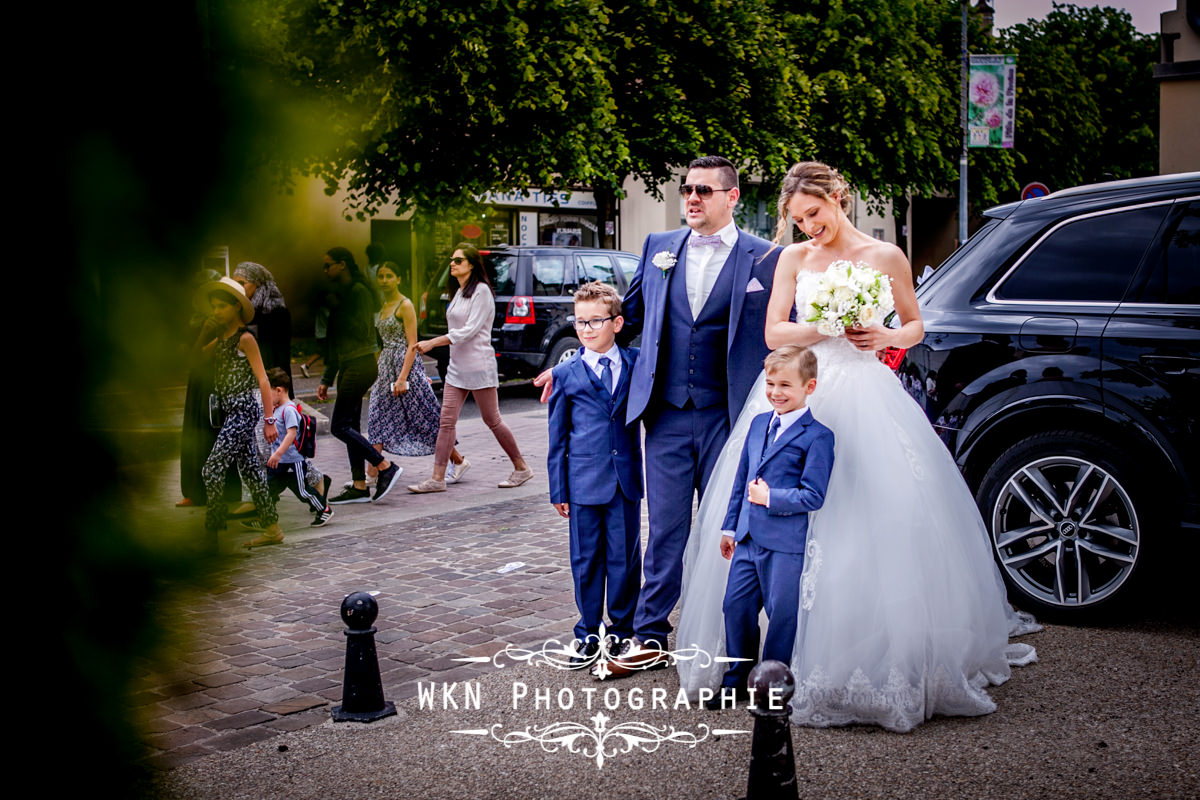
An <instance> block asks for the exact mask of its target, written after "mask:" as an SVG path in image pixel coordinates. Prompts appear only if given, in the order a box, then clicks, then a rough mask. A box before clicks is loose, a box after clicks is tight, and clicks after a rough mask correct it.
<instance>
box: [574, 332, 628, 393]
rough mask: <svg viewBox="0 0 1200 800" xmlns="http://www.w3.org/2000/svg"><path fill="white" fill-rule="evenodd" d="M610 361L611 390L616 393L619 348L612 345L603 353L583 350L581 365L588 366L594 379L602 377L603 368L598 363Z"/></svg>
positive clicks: (619, 375) (619, 368)
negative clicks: (594, 375)
mask: <svg viewBox="0 0 1200 800" xmlns="http://www.w3.org/2000/svg"><path fill="white" fill-rule="evenodd" d="M602 358H609V359H612V378H613V382H612V388H613V391H616V388H617V384H618V383H619V382H620V380H621V348H620V347H617V345H616V344H615V343H614V344H613V346H612V347H610V348H609V349H608V350H606V351H604V352H603V353H597V352H596V351H595V350H588V349H586V348H585V349H584V351H583V363H584V364H587V365H588V368H589V369H591V371H592V372H594V373H596V377H598V378H601V377H603V376H604V366H603V365H602V364H601V363H600V359H602Z"/></svg>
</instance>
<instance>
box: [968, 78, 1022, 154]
mask: <svg viewBox="0 0 1200 800" xmlns="http://www.w3.org/2000/svg"><path fill="white" fill-rule="evenodd" d="M1016 101H1017V57H1016V56H1015V55H992V56H971V75H970V81H969V82H968V88H967V102H968V107H967V126H968V129H969V132H970V137H969V146H970V147H1012V146H1013V129H1014V128H1015V127H1016V124H1015V119H1016V110H1017V102H1016Z"/></svg>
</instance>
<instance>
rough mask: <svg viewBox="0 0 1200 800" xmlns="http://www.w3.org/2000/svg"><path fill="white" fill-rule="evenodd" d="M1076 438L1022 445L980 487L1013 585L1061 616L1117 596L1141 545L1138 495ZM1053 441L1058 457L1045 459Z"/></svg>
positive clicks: (1084, 439) (1002, 562)
mask: <svg viewBox="0 0 1200 800" xmlns="http://www.w3.org/2000/svg"><path fill="white" fill-rule="evenodd" d="M1073 436H1074V435H1072V434H1057V435H1054V434H1051V435H1044V436H1041V437H1032V438H1031V439H1027V440H1025V442H1022V443H1020V444H1018V445H1016V446H1015V447H1013V448H1012V449H1010V450H1009V451H1008V452H1007V453H1005V454H1004V455H1003V456H1001V458H1000V460H999V461H998V462H997V463H996V465H995V466H994V467H993V468H992V470H990V471H989V472H988V475H987V476H986V477H985V478H984V482H983V485H982V486H981V496H982V497H983V498H985V502H986V503H987V506H986V507H985V509H984V511H985V514H986V513H988V512H990V520H989V521H990V523H991V525H990V527H991V531H992V541H993V544H994V546H995V551H996V557H997V560H998V561H999V563H1000V567H1001V569H1002V570H1003V572H1004V574H1005V577H1006V578H1007V579H1008V582H1009V584H1010V586H1013V587H1014V588H1015V589H1017V591H1019V592H1020V593H1021V594H1023V595H1024V596H1025V597H1026V598H1028V599H1030V600H1032V601H1034V604H1035V605H1037V606H1040V607H1041V608H1044V609H1053V610H1061V611H1064V612H1066V611H1071V610H1082V609H1085V608H1088V607H1092V606H1095V605H1097V604H1099V603H1103V602H1106V601H1108V600H1111V599H1112V598H1114V597H1115V596H1116V595H1117V594H1118V592H1119V591H1120V590H1121V588H1122V586H1123V585H1125V583H1126V582H1127V581H1128V579H1129V577H1130V575H1131V574H1132V573H1133V571H1134V568H1135V567H1136V565H1137V563H1138V557H1139V555H1140V551H1141V544H1142V537H1141V525H1142V521H1140V520H1139V518H1138V512H1137V506H1136V505H1135V503H1134V501H1133V495H1131V493H1130V491H1129V490H1127V489H1126V487H1125V486H1124V485H1123V484H1122V481H1121V480H1120V479H1119V478H1118V476H1117V474H1116V470H1115V469H1113V467H1112V466H1111V465H1109V464H1108V463H1107V462H1106V461H1105V460H1103V459H1101V458H1098V457H1096V456H1093V455H1091V454H1090V453H1089V452H1086V451H1088V450H1090V448H1088V447H1086V446H1085V447H1082V448H1081V447H1079V444H1081V439H1080V438H1074V439H1072V437H1073ZM1080 436H1081V435H1080ZM1091 438H1092V437H1082V443H1083V444H1085V445H1086V443H1087V442H1088V441H1089V440H1090V439H1091ZM1068 443H1069V444H1068ZM1056 444H1058V445H1059V452H1058V453H1056V454H1054V455H1045V453H1047V452H1053V451H1054V450H1055V449H1056V448H1055V445H1056ZM1109 452H1112V448H1111V447H1110V449H1109Z"/></svg>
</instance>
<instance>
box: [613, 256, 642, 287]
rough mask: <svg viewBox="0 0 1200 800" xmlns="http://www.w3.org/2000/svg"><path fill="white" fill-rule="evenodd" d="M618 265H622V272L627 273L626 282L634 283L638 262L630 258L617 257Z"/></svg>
mask: <svg viewBox="0 0 1200 800" xmlns="http://www.w3.org/2000/svg"><path fill="white" fill-rule="evenodd" d="M617 263H618V264H620V265H621V271H622V272H624V273H625V282H626V283H630V282H631V281H633V276H634V274H636V273H637V267H638V260H637V259H636V258H630V257H629V256H617Z"/></svg>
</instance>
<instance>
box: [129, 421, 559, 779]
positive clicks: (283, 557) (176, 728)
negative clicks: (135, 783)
mask: <svg viewBox="0 0 1200 800" xmlns="http://www.w3.org/2000/svg"><path fill="white" fill-rule="evenodd" d="M317 408H318V410H319V409H321V408H324V407H323V406H318V407H317ZM469 408H470V410H471V411H474V407H473V406H470V407H469ZM464 416H465V417H466V418H465V419H464V420H463V421H462V422H461V423H460V425H459V448H460V450H461V452H463V453H465V454H467V455H468V457H469V458H470V460H471V462H472V467H471V470H470V471H469V472H468V474H467V475H466V477H465V478H464V479H463V481H462V482H461V483H460V484H457V485H454V486H450V487H449V488H448V490H447V491H446V492H445V493H438V494H422V495H416V494H412V493H410V492H408V491H407V490H406V488H405V487H406V486H407V484H408V483H415V482H418V481H419V480H421V479H422V478H423V477H427V476H428V474H429V472H430V470H431V469H432V464H433V457H432V456H426V457H422V458H397V459H395V461H396V463H398V464H400V465H401V466H402V467H403V468H404V473H403V475H402V476H401V477H400V478H399V481H400V483H399V485H398V486H396V487H395V488H394V489H393V490H392V491H391V492H390V493H389V494H388V495H387V497H385V498H384V499H383V500H382V501H380V502H379V503H363V504H351V505H340V506H334V507H333V508H334V512H335V514H334V517H333V519H332V521H331V522H330V523H329V524H328V525H327V526H325V527H323V528H310V527H309V525H308V523H309V522H310V521H311V514H310V513H309V512H308V511H307V510H306V508H305V507H304V506H303V505H302V504H301V503H300V502H299V501H297V500H296V499H295V498H294V497H293V496H292V495H290V494H287V493H285V494H284V495H283V496H282V497H281V498H280V502H279V504H278V510H279V515H280V524H281V526H282V527H283V530H284V533H285V540H284V543H283V544H281V545H278V546H273V547H266V548H259V549H256V550H253V551H247V550H245V549H244V548H242V547H241V542H242V541H244V540H246V539H249V538H252V537H253V536H254V534H253V533H252V532H250V531H247V530H244V529H242V528H241V526H240V524H238V523H237V522H236V521H233V520H231V521H230V524H229V529H228V530H227V531H225V532H224V533H222V535H221V545H220V546H221V552H222V559H221V561H220V564H219V566H218V567H217V569H216V571H215V572H214V573H213V574H212V575H210V576H209V580H208V583H207V585H206V586H205V587H204V588H203V590H200V591H195V590H186V589H184V590H180V591H178V592H177V593H176V594H177V596H176V597H175V599H174V601H173V602H172V603H170V610H169V611H167V612H166V613H165V614H164V624H165V626H166V628H167V630H168V633H169V635H170V637H171V638H172V640H173V641H175V642H176V646H175V649H174V651H173V652H171V653H170V654H169V655H168V656H167V658H165V659H164V663H163V664H159V665H147V666H146V674H145V676H144V679H143V681H142V688H141V690H140V691H139V692H138V694H137V696H136V698H135V703H136V705H137V707H138V713H139V716H140V717H141V718H142V719H143V720H145V722H146V729H147V731H148V732H149V733H150V734H151V735H150V737H149V744H150V745H151V746H152V747H153V748H154V753H153V754H152V755H151V761H152V762H153V763H154V764H156V765H158V766H162V767H171V766H177V765H179V764H183V763H187V762H189V761H191V760H194V759H196V758H200V757H202V756H204V755H207V754H209V753H213V752H219V751H224V750H229V749H232V748H236V747H241V746H243V745H246V744H249V743H251V742H257V741H262V740H264V739H267V738H270V737H272V736H275V735H277V734H278V733H280V732H282V731H291V730H297V729H300V728H304V727H307V726H310V725H315V724H319V723H321V722H324V721H325V720H326V719H328V716H329V707H330V706H331V705H333V704H336V703H337V702H338V701H339V699H340V697H341V689H342V687H341V674H342V668H343V666H344V660H345V638H344V636H343V633H342V631H343V628H344V626H343V624H342V622H341V619H340V617H339V614H338V610H339V607H340V604H341V601H342V598H343V597H344V596H345V595H346V594H349V593H350V592H354V591H371V592H378V593H379V594H378V595H377V598H376V599H377V600H378V602H379V606H380V616H379V619H378V621H377V622H376V627H377V628H378V630H379V633H378V634H377V636H376V643H377V647H378V649H379V653H380V670H381V673H382V677H383V681H384V686H385V688H386V691H387V696H388V698H389V699H392V700H403V699H405V698H409V697H413V696H415V694H416V682H417V681H418V680H421V679H428V678H429V677H430V676H436V677H437V679H438V680H445V681H447V682H450V681H455V680H463V679H466V678H468V677H477V676H478V675H479V674H481V672H483V671H484V670H483V669H482V668H480V667H476V666H464V665H462V664H459V663H456V662H453V661H451V660H450V657H451V656H490V655H492V654H493V653H495V652H496V651H497V650H500V649H502V648H503V647H504V646H505V645H507V644H514V645H540V644H541V643H542V642H544V641H545V640H547V639H564V638H569V636H570V632H571V629H572V627H573V625H574V623H575V620H576V618H577V613H576V610H575V603H574V594H573V588H572V581H571V572H570V563H569V558H568V555H567V523H566V521H565V520H563V519H562V518H560V517H559V516H558V514H557V513H556V512H555V511H554V509H553V508H552V507H551V506H550V502H549V494H548V488H547V484H546V475H545V448H546V422H545V416H546V415H545V409H544V407H538V408H537V409H536V410H534V411H532V412H525V413H517V414H506V415H505V421H506V422H507V424H508V425H509V426H510V428H512V430H513V433H514V435H515V436H516V438H517V441H518V442H520V444H521V447H522V450H523V452H524V453H525V455H526V458H527V459H528V461H529V463H530V464H531V465H532V466H533V468H534V470H535V472H536V473H537V474H536V476H535V478H534V479H533V480H531V481H530V482H528V483H526V484H525V485H523V486H520V487H518V488H516V489H500V488H498V486H497V483H498V482H499V481H500V480H503V479H504V478H505V477H507V476H508V473H509V471H510V470H511V468H512V467H511V464H510V463H509V462H508V460H507V458H506V457H505V456H504V454H503V452H502V451H501V450H500V448H499V446H498V445H497V444H496V442H495V439H494V438H493V437H492V435H491V433H490V432H489V431H488V430H487V429H486V428H485V427H484V426H483V424H482V423H481V422H480V421H479V420H478V419H477V418H474V419H472V418H470V416H467V415H464ZM314 461H315V462H316V463H317V465H318V466H319V467H320V468H321V469H322V470H323V471H325V472H327V473H328V474H330V475H331V476H332V477H333V478H334V485H335V486H338V485H340V483H341V482H342V480H344V479H345V478H347V477H348V466H347V465H346V463H345V448H344V446H343V445H342V444H341V443H340V442H338V441H337V440H336V439H334V438H333V437H332V436H329V435H322V436H320V437H319V438H318V444H317V457H316V459H314ZM158 466H159V467H160V469H158V471H157V473H156V474H157V475H158V476H159V485H160V491H159V493H158V497H156V498H154V499H153V500H152V501H150V502H147V503H145V508H142V509H139V511H140V512H141V513H142V514H143V515H145V516H146V517H149V518H150V519H151V520H153V521H154V522H155V523H158V524H160V525H161V526H162V527H164V528H169V529H173V530H175V531H176V532H177V535H180V536H183V537H198V536H199V532H200V530H201V529H202V527H203V515H204V509H203V508H193V509H177V508H173V507H172V505H171V498H172V497H174V493H175V492H177V486H178V479H177V473H178V466H177V464H161V465H158ZM513 564H518V565H519V566H516V567H510V569H509V571H506V572H499V571H498V570H500V569H502V568H504V567H505V566H506V565H513Z"/></svg>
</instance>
